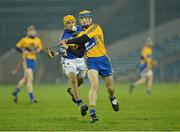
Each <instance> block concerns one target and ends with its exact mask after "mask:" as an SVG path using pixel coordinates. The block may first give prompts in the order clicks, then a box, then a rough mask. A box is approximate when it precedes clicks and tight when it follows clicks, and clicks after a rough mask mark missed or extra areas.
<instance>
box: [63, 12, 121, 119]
mask: <svg viewBox="0 0 180 132" xmlns="http://www.w3.org/2000/svg"><path fill="white" fill-rule="evenodd" d="M79 20H80V23H81V25H82V27H83V28H84V30H83V31H82V32H80V34H79V35H78V36H77V38H74V39H70V40H65V41H61V42H60V43H61V44H63V45H64V47H65V48H66V49H67V51H71V52H73V51H74V54H77V55H78V54H80V55H81V53H83V49H85V56H86V58H87V59H86V63H87V68H88V71H87V74H88V78H89V81H90V85H91V86H90V91H89V107H90V122H96V121H97V120H98V117H97V115H96V110H95V108H96V100H97V90H98V87H99V80H98V76H99V75H100V76H101V77H102V78H103V80H104V82H105V85H106V88H107V91H108V93H109V99H110V102H111V104H112V107H113V109H114V111H119V104H118V101H117V98H116V97H115V93H114V88H113V76H112V68H111V64H110V60H109V58H108V56H107V52H106V49H105V45H104V35H103V31H102V29H101V27H100V26H99V25H98V24H95V23H93V22H92V13H91V11H87V10H85V11H81V12H80V13H79ZM68 44H78V45H79V46H81V47H82V50H79V51H77V50H73V49H71V48H69V46H68Z"/></svg>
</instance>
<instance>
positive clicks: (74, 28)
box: [48, 15, 88, 116]
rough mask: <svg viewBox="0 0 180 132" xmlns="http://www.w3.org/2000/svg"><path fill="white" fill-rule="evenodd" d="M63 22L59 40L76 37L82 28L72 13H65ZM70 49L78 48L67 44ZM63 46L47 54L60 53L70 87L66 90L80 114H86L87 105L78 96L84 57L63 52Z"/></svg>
mask: <svg viewBox="0 0 180 132" xmlns="http://www.w3.org/2000/svg"><path fill="white" fill-rule="evenodd" d="M63 22H64V27H65V28H64V32H63V34H62V35H61V36H60V38H59V40H62V39H72V38H74V37H76V36H77V35H78V34H79V33H80V32H81V31H82V30H83V29H82V27H81V26H78V25H76V19H75V17H74V16H73V15H67V16H64V18H63ZM69 46H70V47H71V48H72V49H77V48H79V47H78V46H77V45H75V44H70V45H69ZM63 50H64V48H63V47H61V46H60V47H58V52H54V51H52V50H51V51H48V55H49V54H50V55H49V56H50V57H54V56H56V55H60V54H61V55H62V54H63V55H62V57H61V63H62V69H63V71H64V73H65V74H66V76H67V78H68V80H69V82H70V84H71V88H68V89H67V92H68V93H69V94H70V96H71V97H72V101H73V102H74V103H76V104H77V105H78V106H79V107H80V111H81V114H82V116H84V115H86V111H87V109H88V107H87V105H83V101H82V99H81V97H80V92H79V86H80V85H81V84H82V83H83V78H84V77H85V76H86V64H85V60H84V58H83V57H82V58H78V57H77V56H75V55H74V54H72V53H71V52H68V51H67V52H64V51H63Z"/></svg>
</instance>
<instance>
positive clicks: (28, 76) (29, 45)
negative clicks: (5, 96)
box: [12, 25, 43, 103]
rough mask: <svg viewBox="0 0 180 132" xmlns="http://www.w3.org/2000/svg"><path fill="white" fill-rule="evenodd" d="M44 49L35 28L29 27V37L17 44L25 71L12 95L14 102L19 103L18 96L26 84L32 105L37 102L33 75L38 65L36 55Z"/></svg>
mask: <svg viewBox="0 0 180 132" xmlns="http://www.w3.org/2000/svg"><path fill="white" fill-rule="evenodd" d="M42 48H43V47H42V42H41V39H40V38H39V37H37V31H36V29H35V27H34V26H33V25H31V26H29V27H28V28H27V36H26V37H24V38H22V39H21V40H20V41H19V42H18V43H17V44H16V50H17V51H18V52H20V53H21V54H22V66H23V71H24V76H23V78H22V79H21V80H20V81H19V83H18V85H17V87H16V89H15V91H14V92H13V93H12V95H13V97H14V102H16V103H17V102H18V94H19V92H20V90H21V88H22V87H23V85H24V84H26V86H27V88H28V92H29V97H30V101H31V103H36V102H37V101H36V99H35V96H34V94H33V78H34V75H33V73H34V70H35V64H36V54H38V53H40V52H41V50H42Z"/></svg>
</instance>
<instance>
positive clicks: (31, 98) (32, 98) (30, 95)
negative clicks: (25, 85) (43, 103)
mask: <svg viewBox="0 0 180 132" xmlns="http://www.w3.org/2000/svg"><path fill="white" fill-rule="evenodd" d="M29 97H30V100H31V101H33V100H34V99H35V97H34V95H33V93H29Z"/></svg>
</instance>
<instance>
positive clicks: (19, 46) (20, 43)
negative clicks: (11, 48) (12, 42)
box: [16, 38, 24, 48]
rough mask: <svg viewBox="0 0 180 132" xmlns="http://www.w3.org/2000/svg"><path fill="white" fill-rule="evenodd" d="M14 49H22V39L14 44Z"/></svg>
mask: <svg viewBox="0 0 180 132" xmlns="http://www.w3.org/2000/svg"><path fill="white" fill-rule="evenodd" d="M16 47H17V48H24V38H22V39H21V40H19V41H18V42H17V43H16Z"/></svg>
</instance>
